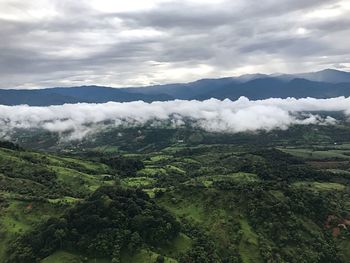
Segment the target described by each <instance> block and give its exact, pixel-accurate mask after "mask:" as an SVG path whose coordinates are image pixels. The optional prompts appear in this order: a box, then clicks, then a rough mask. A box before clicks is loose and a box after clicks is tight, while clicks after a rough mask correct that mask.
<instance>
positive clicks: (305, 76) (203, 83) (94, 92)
mask: <svg viewBox="0 0 350 263" xmlns="http://www.w3.org/2000/svg"><path fill="white" fill-rule="evenodd" d="M241 96H245V97H247V98H249V99H253V100H257V99H266V98H271V97H275V98H287V97H295V98H304V97H314V98H331V97H338V96H350V72H345V71H339V70H334V69H325V70H322V71H317V72H311V73H301V74H293V75H291V74H271V75H265V74H247V75H242V76H239V77H226V78H219V79H201V80H197V81H194V82H190V83H176V84H165V85H154V86H148V87H135V88H113V87H103V86H79V87H64V88H62V87H59V88H45V89H35V90H19V89H0V104H2V105H20V104H28V105H31V106H48V105H61V104H64V103H78V102H88V103H103V102H108V101H116V102H128V101H135V100H143V101H146V102H152V101H166V100H173V99H184V100H191V99H196V100H205V99H210V98H217V99H226V98H228V99H231V100H235V99H238V98H239V97H241Z"/></svg>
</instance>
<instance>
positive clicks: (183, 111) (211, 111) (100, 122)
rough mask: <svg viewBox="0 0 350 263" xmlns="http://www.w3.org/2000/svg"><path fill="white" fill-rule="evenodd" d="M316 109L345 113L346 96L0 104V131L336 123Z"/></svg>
mask: <svg viewBox="0 0 350 263" xmlns="http://www.w3.org/2000/svg"><path fill="white" fill-rule="evenodd" d="M317 111H326V112H327V111H329V112H330V111H341V112H344V114H345V115H347V116H350V98H345V97H338V98H332V99H313V98H305V99H294V98H288V99H267V100H258V101H250V100H248V99H247V98H245V97H241V98H240V99H239V100H237V101H231V100H224V101H220V100H216V99H210V100H206V101H195V100H193V101H185V100H175V101H167V102H153V103H146V102H143V101H134V102H125V103H117V102H108V103H103V104H89V103H80V104H65V105H60V106H49V107H31V106H27V105H20V106H3V105H0V135H1V136H3V137H7V136H10V135H11V132H12V131H14V129H44V130H47V131H51V132H57V133H60V134H65V137H67V134H68V138H71V139H81V138H83V137H84V136H86V135H88V134H91V133H93V132H96V131H98V130H101V129H104V128H106V127H115V126H130V125H133V126H135V125H145V124H148V125H161V124H163V123H167V124H170V125H172V126H176V127H180V126H182V125H184V124H185V123H190V124H191V125H193V126H195V127H199V128H202V129H204V130H207V131H212V132H228V133H237V132H245V131H259V130H265V131H269V130H273V129H287V128H288V127H290V126H291V125H295V124H302V125H307V124H319V125H332V124H335V123H336V121H337V120H335V119H334V118H332V117H330V116H327V117H325V116H323V117H321V116H320V115H318V114H317Z"/></svg>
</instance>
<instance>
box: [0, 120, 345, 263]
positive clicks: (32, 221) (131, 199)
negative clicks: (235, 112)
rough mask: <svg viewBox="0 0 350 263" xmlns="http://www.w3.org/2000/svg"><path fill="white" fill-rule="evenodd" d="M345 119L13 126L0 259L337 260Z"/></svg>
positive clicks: (341, 243)
mask: <svg viewBox="0 0 350 263" xmlns="http://www.w3.org/2000/svg"><path fill="white" fill-rule="evenodd" d="M349 130H350V126H348V125H347V124H346V123H342V124H341V125H338V126H336V127H332V129H330V127H328V126H317V127H316V126H315V127H313V126H312V125H310V126H303V125H301V126H298V125H297V126H294V127H291V128H290V129H289V130H285V131H281V130H275V131H271V132H261V133H242V134H220V133H209V132H206V131H203V130H199V129H192V128H183V129H170V128H168V129H165V128H164V129H161V128H157V129H155V128H151V127H138V128H128V129H122V128H120V129H115V130H109V131H106V132H104V133H101V134H99V135H97V136H96V137H95V139H94V140H91V139H86V140H82V141H79V142H76V144H75V143H72V142H69V145H68V144H65V143H64V142H59V143H57V141H56V139H55V138H57V137H55V135H54V134H48V133H47V132H43V133H37V132H35V133H34V134H27V135H26V136H25V137H23V141H21V140H22V138H21V137H17V138H18V141H17V143H18V144H19V145H20V146H16V145H14V144H11V143H2V144H1V149H0V164H1V169H2V170H1V171H0V174H1V189H0V190H1V194H0V200H1V217H0V222H1V236H2V239H1V243H0V259H1V262H31V261H33V262H34V261H40V262H45V263H51V262H113V263H114V262H123V263H124V262H125V263H127V262H136V263H138V262H243V263H246V262H247V263H248V262H347V261H348V260H349V259H350V258H349V255H348V250H349V249H350V233H349V230H348V228H349V227H350V226H349V220H350V203H349V201H348V199H349V194H350V188H349V181H350V157H349V152H350V138H349V137H348V136H345V134H347V132H348V131H349ZM119 133H123V136H122V137H120V136H116V135H117V134H119ZM29 135H30V136H34V137H35V138H37V139H38V138H39V140H37V142H38V143H33V144H32V145H31V143H29V142H34V140H32V139H30V140H29V139H28V138H34V137H28V136H29ZM48 146H49V147H48ZM30 148H35V150H31V149H30ZM44 149H46V150H49V152H48V151H43V150H44ZM117 200H119V201H117ZM123 202H126V203H125V204H127V205H126V206H125V205H123ZM133 203H135V207H134V205H131V204H133ZM118 207H119V208H118ZM146 207H147V208H146ZM120 209H121V210H120ZM123 209H126V210H123ZM114 211H115V212H114ZM116 211H119V212H118V216H117V214H113V213H116ZM86 213H88V214H86ZM125 220H126V221H125ZM135 220H136V221H135ZM140 220H141V221H140ZM78 222H79V223H78ZM127 222H134V223H132V224H131V225H128V224H127ZM136 222H140V224H141V225H140V226H142V227H141V228H137V227H136V226H137V224H138V223H136ZM162 222H164V223H162ZM92 225H94V227H93V228H92V227H91V226H92ZM146 225H147V226H148V227H147V228H146V229H145V228H144V226H146ZM163 225H164V227H165V228H162V226H163ZM149 231H151V232H149ZM113 233H114V234H113ZM148 233H152V235H151V236H149V234H148ZM84 236H86V237H85V238H86V239H87V240H89V241H88V243H84V242H83V240H84ZM155 236H158V238H157V239H156V240H153V239H149V238H150V237H152V238H154V237H155ZM78 237H79V238H78ZM77 238H78V239H77ZM121 240H123V241H121ZM152 240H153V241H152ZM116 246H117V247H116Z"/></svg>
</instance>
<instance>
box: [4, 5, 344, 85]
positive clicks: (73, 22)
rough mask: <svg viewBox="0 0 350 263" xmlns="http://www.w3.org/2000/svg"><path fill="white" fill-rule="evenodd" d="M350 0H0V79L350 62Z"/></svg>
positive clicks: (216, 72) (61, 81) (72, 80)
mask: <svg viewBox="0 0 350 263" xmlns="http://www.w3.org/2000/svg"><path fill="white" fill-rule="evenodd" d="M349 44H350V0H341V1H336V0H264V1H256V0H234V1H233V0H231V1H225V0H184V1H171V0H126V1H122V0H120V1H119V0H118V1H116V0H90V1H88V0H75V1H73V0H69V1H66V0H30V1H26V0H0V88H14V87H16V88H33V87H52V86H72V85H74V86H75V85H84V84H87V85H89V84H98V85H108V86H115V87H123V86H140V85H149V84H158V83H172V82H186V81H190V80H195V79H200V78H205V77H220V76H234V75H239V74H244V73H255V72H261V73H274V72H285V73H294V72H303V71H315V70H319V69H324V68H338V69H344V70H349V69H350V47H349Z"/></svg>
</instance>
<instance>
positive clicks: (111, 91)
mask: <svg viewBox="0 0 350 263" xmlns="http://www.w3.org/2000/svg"><path fill="white" fill-rule="evenodd" d="M171 99H173V98H172V97H171V96H169V95H166V94H155V95H147V94H140V93H130V92H127V91H125V90H124V89H115V88H110V87H98V86H82V87H71V88H49V89H39V90H0V104H3V105H19V104H28V105H31V106H48V105H61V104H64V103H78V102H90V103H103V102H108V101H117V102H127V101H135V100H143V101H147V102H150V101H155V100H157V101H164V100H171Z"/></svg>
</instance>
